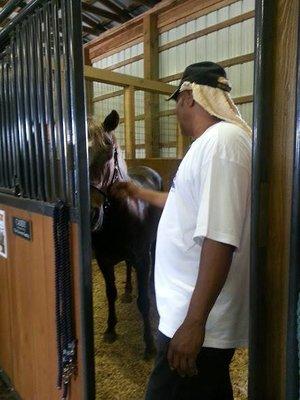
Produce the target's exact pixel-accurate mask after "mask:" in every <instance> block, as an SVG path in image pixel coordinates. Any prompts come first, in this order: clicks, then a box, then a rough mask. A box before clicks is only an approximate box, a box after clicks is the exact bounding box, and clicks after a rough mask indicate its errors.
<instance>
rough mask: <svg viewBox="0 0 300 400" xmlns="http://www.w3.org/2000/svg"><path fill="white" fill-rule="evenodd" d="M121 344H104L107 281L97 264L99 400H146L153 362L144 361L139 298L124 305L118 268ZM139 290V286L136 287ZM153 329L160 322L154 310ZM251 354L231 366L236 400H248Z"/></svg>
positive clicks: (120, 267)
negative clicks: (248, 371)
mask: <svg viewBox="0 0 300 400" xmlns="http://www.w3.org/2000/svg"><path fill="white" fill-rule="evenodd" d="M115 271H116V282H117V287H118V294H119V298H118V300H117V315H118V320H119V322H118V325H117V334H118V340H117V341H116V342H115V343H112V344H109V343H105V342H103V332H104V330H105V327H106V318H107V303H106V295H105V286H104V281H103V277H102V275H101V273H100V270H99V268H98V267H97V264H96V263H93V280H94V332H95V365H96V391H97V397H96V398H97V400H142V399H143V395H144V390H145V387H146V383H147V379H148V377H149V374H150V371H151V369H152V364H153V361H144V360H143V350H144V345H143V337H142V322H141V318H140V314H139V311H138V309H137V306H136V294H135V292H134V300H133V302H132V303H129V304H123V303H122V302H121V301H120V297H121V295H122V294H123V291H124V281H125V266H124V265H123V264H120V265H118V266H117V267H116V269H115ZM134 286H135V285H134ZM152 320H153V328H154V329H155V324H156V321H157V318H156V315H155V311H154V310H152ZM247 363H248V357H247V351H246V350H238V351H237V352H236V355H235V357H234V360H233V363H232V366H231V375H232V380H233V386H234V398H235V400H246V399H247Z"/></svg>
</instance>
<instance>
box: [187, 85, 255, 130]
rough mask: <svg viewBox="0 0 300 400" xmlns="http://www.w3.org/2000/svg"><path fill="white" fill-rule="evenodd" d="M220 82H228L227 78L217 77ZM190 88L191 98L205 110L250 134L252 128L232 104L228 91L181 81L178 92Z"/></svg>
mask: <svg viewBox="0 0 300 400" xmlns="http://www.w3.org/2000/svg"><path fill="white" fill-rule="evenodd" d="M219 81H220V83H226V84H228V81H227V79H225V78H219ZM184 90H191V91H192V94H193V98H194V100H195V102H196V103H198V104H199V105H200V106H201V107H202V108H204V110H205V111H207V112H208V113H209V114H210V115H213V116H215V117H217V118H220V119H221V120H224V121H227V122H231V123H232V124H235V125H237V126H239V127H240V128H241V129H243V130H244V131H245V132H246V133H247V134H248V135H250V136H251V135H252V130H251V128H250V126H249V125H248V124H247V122H246V121H244V120H243V118H242V117H241V114H240V112H239V110H238V108H237V106H236V105H235V104H234V102H233V100H232V98H231V96H230V94H229V92H226V91H224V90H222V89H219V88H214V87H211V86H207V85H198V84H197V83H190V82H183V84H182V85H181V87H180V92H183V91H184Z"/></svg>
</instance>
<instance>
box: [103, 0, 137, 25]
mask: <svg viewBox="0 0 300 400" xmlns="http://www.w3.org/2000/svg"><path fill="white" fill-rule="evenodd" d="M96 3H100V4H103V5H104V6H105V7H107V8H109V9H110V10H111V11H113V12H114V13H116V14H117V15H119V16H120V17H123V18H126V21H128V20H130V19H131V18H132V17H133V16H132V15H131V14H130V13H129V12H128V11H127V10H125V9H124V8H121V7H119V6H118V5H117V4H115V3H113V2H112V1H111V0H98V1H96Z"/></svg>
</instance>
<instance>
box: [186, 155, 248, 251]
mask: <svg viewBox="0 0 300 400" xmlns="http://www.w3.org/2000/svg"><path fill="white" fill-rule="evenodd" d="M195 187H196V188H197V189H196V196H197V197H198V198H197V199H196V200H197V203H198V205H199V208H198V213H197V223H196V229H195V232H194V236H193V238H194V241H195V242H196V243H198V244H201V243H202V240H203V238H205V237H206V238H209V239H212V240H216V241H218V242H222V243H226V244H230V245H232V246H235V247H236V248H239V246H240V242H241V236H242V231H243V226H244V221H245V217H246V212H247V202H248V199H249V192H250V172H249V171H248V169H247V168H245V167H244V166H242V165H240V164H238V163H236V162H233V161H229V160H226V159H222V158H220V157H218V156H217V155H215V156H213V157H212V159H211V160H210V161H209V162H207V163H206V164H205V165H204V166H203V167H202V168H201V171H200V174H199V175H198V178H197V183H196V185H195Z"/></svg>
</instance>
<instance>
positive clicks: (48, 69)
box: [43, 5, 58, 200]
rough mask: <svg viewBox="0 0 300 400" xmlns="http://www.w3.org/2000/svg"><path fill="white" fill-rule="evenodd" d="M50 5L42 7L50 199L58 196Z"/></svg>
mask: <svg viewBox="0 0 300 400" xmlns="http://www.w3.org/2000/svg"><path fill="white" fill-rule="evenodd" d="M50 12H51V10H50V6H49V5H47V6H46V7H45V8H44V9H43V23H44V31H43V42H44V43H45V78H46V79H45V80H46V90H45V103H46V124H47V125H46V129H47V136H48V142H49V147H50V152H49V159H50V181H51V194H52V199H53V200H56V199H57V198H58V183H57V168H56V159H57V155H56V143H55V131H54V105H53V79H52V78H53V75H52V74H53V64H52V47H51V26H52V25H51V23H50Z"/></svg>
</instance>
